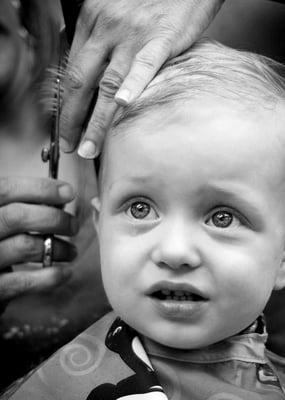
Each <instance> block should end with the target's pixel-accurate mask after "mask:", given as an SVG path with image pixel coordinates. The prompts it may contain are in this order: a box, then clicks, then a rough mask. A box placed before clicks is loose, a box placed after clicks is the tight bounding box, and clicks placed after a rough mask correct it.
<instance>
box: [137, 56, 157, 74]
mask: <svg viewBox="0 0 285 400" xmlns="http://www.w3.org/2000/svg"><path fill="white" fill-rule="evenodd" d="M134 61H135V63H136V64H139V65H141V66H142V67H144V68H147V69H149V70H153V69H155V55H154V54H153V52H139V53H137V54H136V56H135V60H134Z"/></svg>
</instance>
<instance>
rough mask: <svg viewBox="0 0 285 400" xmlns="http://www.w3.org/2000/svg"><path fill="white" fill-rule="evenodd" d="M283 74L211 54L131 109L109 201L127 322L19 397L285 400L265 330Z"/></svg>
mask: <svg viewBox="0 0 285 400" xmlns="http://www.w3.org/2000/svg"><path fill="white" fill-rule="evenodd" d="M282 74H283V75H284V70H283V67H282V65H280V64H277V63H275V62H274V61H272V60H269V59H267V58H265V57H262V56H258V55H255V54H252V53H247V52H239V51H237V50H233V49H230V48H227V47H225V46H222V45H220V44H218V43H212V42H209V41H201V42H199V43H197V44H196V45H195V46H194V47H193V48H191V49H190V50H189V51H188V52H186V53H185V54H183V55H182V56H180V57H177V58H175V59H173V60H172V61H171V62H169V63H168V64H166V65H165V66H164V68H163V69H162V70H161V71H160V73H159V74H158V75H157V77H156V78H155V79H154V80H153V82H152V83H151V84H150V85H149V87H148V88H147V89H146V90H145V92H144V93H143V95H142V96H141V97H140V99H138V100H137V101H136V102H135V103H134V104H132V105H130V106H128V107H127V108H126V109H122V110H120V112H119V113H118V114H117V116H116V118H115V121H114V123H113V126H112V128H111V129H110V131H109V132H108V135H107V139H106V142H105V146H104V150H103V154H102V156H101V162H100V170H99V194H98V198H96V199H94V201H93V205H94V222H95V226H96V229H97V232H98V236H99V242H100V255H101V269H102V277H103V282H104V288H105V291H106V294H107V297H108V299H109V301H110V304H111V306H112V308H113V310H114V311H113V312H112V313H110V314H108V315H107V316H105V317H104V318H103V319H101V320H100V321H98V322H97V323H95V324H94V325H93V326H91V327H90V328H89V329H88V330H87V331H86V332H84V333H83V334H81V335H80V336H79V337H78V338H76V339H75V340H74V341H73V342H71V343H70V344H69V345H67V346H66V347H64V348H63V349H62V350H60V351H59V352H58V353H56V355H55V356H53V357H52V358H51V359H50V360H49V361H48V362H47V363H45V364H44V365H43V366H42V367H41V368H40V369H39V370H38V371H37V372H36V373H34V374H33V375H32V377H31V378H29V379H28V380H27V381H26V382H25V384H24V385H23V386H22V387H21V388H20V389H19V390H18V391H17V392H16V393H15V394H14V396H13V397H12V398H13V399H21V400H23V399H40V398H43V399H47V400H49V399H53V400H54V399H60V400H64V399H68V400H71V399H82V400H85V399H88V400H95V399H104V400H105V399H106V400H109V399H120V398H124V399H132V400H135V399H138V398H142V399H161V400H162V399H167V398H168V399H174V400H179V399H181V400H184V399H185V400H186V399H189V400H190V399H191V400H241V399H244V400H256V399H268V400H269V399H270V400H275V399H284V398H285V395H284V393H283V389H282V383H281V382H282V379H283V380H284V376H283V373H282V363H283V361H282V360H281V359H278V358H277V357H276V356H274V355H273V354H269V353H268V352H267V351H266V350H265V342H266V336H267V335H266V331H265V327H264V322H263V318H262V312H263V309H264V307H265V305H266V303H267V301H268V299H269V297H270V295H271V292H272V290H278V289H280V288H283V287H284V286H285V103H284V100H285V80H284V78H283V77H282ZM83 306H84V305H83ZM269 358H271V359H272V360H273V361H274V363H273V362H272V360H271V361H270V359H269ZM283 365H285V364H284V363H283ZM277 367H278V368H277ZM283 368H284V367H283Z"/></svg>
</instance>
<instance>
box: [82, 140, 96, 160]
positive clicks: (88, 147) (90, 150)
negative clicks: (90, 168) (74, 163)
mask: <svg viewBox="0 0 285 400" xmlns="http://www.w3.org/2000/svg"><path fill="white" fill-rule="evenodd" d="M96 150H97V147H96V144H95V143H94V142H92V140H85V142H83V143H81V144H80V146H79V149H78V155H79V156H80V157H82V158H87V159H92V158H95V156H96Z"/></svg>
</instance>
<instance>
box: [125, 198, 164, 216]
mask: <svg viewBox="0 0 285 400" xmlns="http://www.w3.org/2000/svg"><path fill="white" fill-rule="evenodd" d="M126 213H127V215H129V216H130V217H132V218H135V219H148V220H150V219H156V218H157V213H156V212H155V210H154V209H153V207H152V206H151V205H150V204H148V203H146V202H144V201H135V202H133V203H132V204H130V206H129V207H128V209H127V211H126Z"/></svg>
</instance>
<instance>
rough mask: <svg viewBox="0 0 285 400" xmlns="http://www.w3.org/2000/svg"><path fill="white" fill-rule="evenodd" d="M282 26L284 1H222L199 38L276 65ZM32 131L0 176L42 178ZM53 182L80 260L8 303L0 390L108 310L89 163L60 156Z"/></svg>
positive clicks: (0, 341)
mask: <svg viewBox="0 0 285 400" xmlns="http://www.w3.org/2000/svg"><path fill="white" fill-rule="evenodd" d="M41 1H42V0H38V2H41ZM70 1H71V0H70ZM45 2H49V3H50V10H51V11H50V12H51V16H52V18H53V20H54V21H55V23H56V24H57V26H58V27H59V26H60V25H62V15H61V8H60V4H59V0H45ZM284 21H285V4H284V5H282V4H279V3H276V2H271V1H267V0H226V1H225V4H224V6H223V7H222V10H221V11H220V13H219V14H218V16H217V17H216V19H215V21H214V22H213V23H212V25H211V27H210V28H209V29H208V30H207V32H206V35H207V36H210V37H212V38H214V39H216V40H219V41H221V42H222V43H224V44H226V45H229V46H232V47H235V48H240V49H245V50H251V51H255V52H258V53H262V54H265V55H267V56H270V57H272V58H275V59H277V60H279V61H282V62H283V61H284V57H285V24H284ZM0 62H1V59H0ZM32 134H34V138H35V140H33V144H32V148H31V140H30V138H28V139H29V140H28V139H27V140H26V137H25V138H23V140H22V142H21V152H19V153H17V154H15V153H12V152H11V153H9V151H7V150H5V151H1V148H0V171H1V175H5V174H7V173H9V174H11V175H20V174H22V175H23V176H47V167H46V165H44V164H43V163H42V162H41V158H40V153H41V148H42V144H43V142H45V141H48V137H47V135H46V132H41V133H40V134H39V133H38V131H36V129H34V132H33V133H31V130H29V134H27V136H28V135H32ZM11 151H12V150H11ZM13 151H14V150H13ZM31 154H32V156H31ZM15 157H16V158H15ZM15 159H17V163H16V164H17V165H15V162H14V160H15ZM11 160H12V162H11ZM71 160H72V163H71ZM76 165H77V166H78V165H79V172H77V170H76V167H75V166H76ZM19 166H21V167H20V168H19ZM7 171H8V172H7ZM60 178H61V179H64V180H66V181H69V182H72V184H74V185H75V187H76V188H77V190H78V192H80V199H81V204H80V207H81V216H82V221H83V226H84V229H81V230H80V233H79V236H78V237H77V239H76V243H77V245H78V247H79V251H80V256H79V257H78V259H77V260H76V261H75V262H74V263H73V269H74V277H73V278H72V280H71V281H69V282H68V283H67V284H66V285H64V286H62V287H58V288H56V289H54V290H53V291H52V292H51V293H47V294H44V295H43V294H41V295H38V296H36V295H33V296H27V297H22V298H19V299H17V300H15V301H13V302H11V303H9V305H8V307H7V309H6V311H5V313H4V314H3V315H2V316H1V318H0V354H1V364H2V367H1V376H0V391H1V389H3V388H4V387H5V386H7V385H9V384H10V383H11V382H12V381H13V380H14V379H16V378H18V377H20V376H22V375H23V374H25V373H26V372H27V371H28V370H30V369H31V368H33V367H35V366H36V365H38V364H39V363H40V362H41V361H43V360H44V359H45V358H46V357H48V356H49V355H50V354H52V353H53V352H54V351H55V350H56V349H57V348H58V347H60V346H62V345H63V344H64V343H66V342H67V341H69V340H70V339H72V338H73V337H74V336H75V335H77V334H78V333H79V332H80V331H82V330H83V329H85V328H86V327H87V326H89V325H90V324H91V323H93V322H94V321H95V320H96V319H98V318H99V317H100V316H102V315H103V314H104V313H105V312H106V311H107V310H108V304H107V301H106V299H105V296H104V292H103V288H102V283H101V277H100V271H99V262H98V247H97V242H96V238H95V233H94V232H93V227H92V221H91V217H90V209H89V205H88V204H89V201H90V199H91V198H92V197H93V195H94V193H95V192H94V190H95V187H94V184H93V183H94V181H93V179H94V177H93V165H92V163H88V162H87V161H84V162H81V161H80V160H78V159H77V156H76V155H73V156H66V155H62V158H61V163H60ZM82 182H84V184H82ZM282 297H283V298H284V292H280V293H278V294H277V295H275V297H274V299H273V300H272V302H271V305H269V307H268V309H269V312H268V322H269V330H270V332H271V335H272V336H271V337H274V343H275V346H276V343H277V344H278V346H277V348H276V349H275V350H276V351H279V354H282V351H283V355H285V350H282V349H284V346H283V342H284V339H283V337H284V336H285V335H284V332H285V328H283V326H282V319H284V318H282V314H283V311H282ZM273 312H275V318H274V319H273V318H271V315H273ZM276 315H277V317H276ZM283 325H285V324H283ZM273 350H274V348H273Z"/></svg>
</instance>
